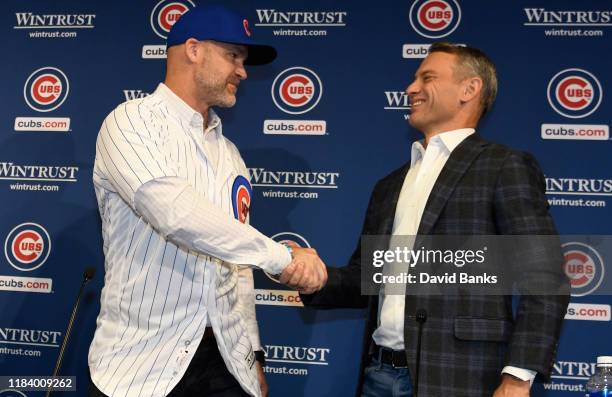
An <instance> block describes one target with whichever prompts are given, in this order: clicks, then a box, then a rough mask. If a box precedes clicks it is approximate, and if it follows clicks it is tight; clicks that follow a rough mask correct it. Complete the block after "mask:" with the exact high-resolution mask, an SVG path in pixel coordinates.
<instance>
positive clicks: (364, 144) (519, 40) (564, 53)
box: [0, 0, 612, 397]
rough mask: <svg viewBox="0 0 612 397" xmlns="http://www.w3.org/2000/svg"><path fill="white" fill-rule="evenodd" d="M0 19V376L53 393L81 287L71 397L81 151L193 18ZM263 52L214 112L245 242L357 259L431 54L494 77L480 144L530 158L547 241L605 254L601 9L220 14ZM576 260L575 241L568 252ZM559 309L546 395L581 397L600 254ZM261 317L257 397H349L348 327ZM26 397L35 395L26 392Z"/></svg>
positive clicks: (58, 9) (609, 31)
mask: <svg viewBox="0 0 612 397" xmlns="http://www.w3.org/2000/svg"><path fill="white" fill-rule="evenodd" d="M193 1H194V2H193V3H192V2H191V1H189V0H162V1H143V0H141V1H122V2H119V1H105V2H94V1H76V0H65V1H61V2H54V1H34V0H27V1H23V0H7V1H3V2H2V4H0V10H1V12H0V26H2V30H3V37H4V41H3V42H4V45H3V47H4V51H3V53H4V54H5V62H3V63H2V64H1V65H0V74H1V75H2V76H3V87H4V91H3V95H2V109H4V110H3V111H2V113H0V125H2V126H3V129H2V131H0V132H1V135H0V142H1V144H0V199H1V200H2V202H3V203H4V205H2V206H1V207H0V214H1V216H0V239H1V240H0V241H3V242H4V257H2V256H1V255H0V313H1V316H0V375H41V374H50V373H51V372H52V370H53V367H54V363H55V360H56V357H57V354H58V351H59V345H61V342H62V340H63V337H64V330H65V327H66V323H67V320H68V317H69V315H70V311H71V306H72V304H73V302H74V299H75V297H76V293H77V290H78V287H79V283H80V281H81V279H82V274H83V270H84V269H85V268H86V267H87V266H90V265H93V266H95V267H96V268H97V269H98V274H97V275H96V277H95V279H94V280H93V281H92V282H91V283H90V284H89V285H88V286H87V289H86V293H85V297H84V300H83V302H82V306H81V309H80V313H79V317H78V323H77V326H76V328H75V332H74V334H73V336H72V340H71V343H70V345H69V348H68V350H67V353H66V356H65V360H64V365H63V370H62V374H64V375H75V376H77V384H78V392H77V394H76V395H79V396H84V395H86V388H87V384H88V375H87V369H86V367H87V351H88V348H89V343H90V341H91V338H92V335H93V331H94V329H95V318H96V316H97V313H98V310H99V296H100V290H101V286H102V281H103V255H102V242H101V236H100V220H99V217H98V213H97V207H96V201H95V196H94V192H93V186H92V182H91V177H92V165H93V159H94V153H95V139H96V135H97V132H98V129H99V126H100V124H101V122H102V120H103V118H104V117H105V116H106V114H108V112H109V111H111V110H112V109H113V108H114V107H115V106H116V105H117V104H119V103H121V102H123V101H125V100H127V99H133V98H136V97H140V96H144V95H147V94H148V93H151V92H153V90H154V89H155V87H156V85H157V84H158V82H160V81H162V80H163V76H164V71H165V62H164V58H163V57H164V55H163V54H164V45H163V44H164V36H165V35H166V33H167V31H168V28H169V27H170V26H171V25H172V23H174V21H175V20H176V18H177V17H178V16H180V14H181V13H182V12H183V11H184V10H186V9H188V8H190V7H192V6H193V5H194V3H195V4H197V3H204V2H203V1H196V0H193ZM225 4H227V5H229V6H233V7H234V8H238V9H240V10H242V12H243V13H244V14H245V15H246V16H247V18H248V19H249V23H250V28H251V29H252V30H253V32H254V36H255V38H257V39H260V40H262V41H268V42H271V43H272V44H273V45H274V46H276V47H277V49H278V51H279V57H278V59H277V60H276V61H275V62H274V63H273V64H271V65H267V66H262V67H253V68H251V69H248V70H247V71H248V73H249V78H248V80H247V81H246V82H245V83H244V84H242V85H241V87H240V92H239V93H238V102H237V105H236V106H235V107H234V108H232V109H221V110H220V111H219V113H220V115H221V116H222V120H223V123H224V133H225V135H226V136H228V137H229V138H230V139H231V140H232V141H233V142H234V143H236V145H237V146H238V147H239V148H240V149H241V152H242V154H243V157H244V159H245V161H246V163H247V166H248V167H250V171H251V183H252V184H253V186H254V197H253V202H252V212H251V214H252V215H251V222H252V224H254V225H255V226H256V227H257V228H259V229H260V230H261V231H263V232H264V233H266V234H268V235H270V236H275V237H274V238H276V239H277V240H287V239H289V240H293V241H296V242H298V243H299V244H300V245H310V246H313V247H316V249H317V250H318V251H319V253H320V255H321V256H322V257H323V258H324V260H325V261H326V262H327V263H328V264H329V265H334V266H341V265H343V264H345V263H346V261H347V260H348V258H349V256H350V254H351V253H352V250H353V249H354V247H355V245H356V243H357V239H358V238H359V232H360V228H361V223H362V221H363V216H364V211H365V207H366V204H367V200H368V197H369V194H370V192H371V189H372V187H373V186H374V183H375V182H376V181H377V180H378V179H379V178H381V177H382V176H384V175H386V174H387V173H388V172H390V171H391V170H393V169H395V168H397V167H398V166H400V165H401V164H403V163H405V162H406V161H408V160H409V153H410V144H411V142H412V141H413V140H414V139H417V138H419V134H418V132H416V131H414V130H413V129H411V128H410V127H409V126H408V124H407V122H406V118H407V116H406V108H405V107H406V106H405V105H406V98H405V95H404V94H403V91H404V90H405V88H406V86H407V85H408V84H409V83H410V82H411V79H412V76H413V74H414V72H415V70H416V68H417V67H418V65H419V63H420V60H421V58H423V57H424V56H425V54H426V52H427V46H428V45H429V44H431V43H432V42H435V41H451V42H456V43H464V44H469V45H471V46H475V47H478V48H481V49H483V50H484V51H485V52H486V53H488V54H489V55H490V56H491V58H492V59H493V60H494V61H495V63H496V64H497V67H498V74H499V95H498V99H497V102H496V104H495V107H494V109H493V111H492V112H491V113H490V114H489V115H488V116H487V117H486V118H485V120H484V121H483V123H482V124H481V125H480V127H479V132H480V133H481V134H482V135H483V136H484V137H485V138H486V139H490V140H493V141H497V142H501V143H505V144H508V145H510V146H513V147H515V148H520V149H523V150H527V151H529V152H531V153H533V154H534V155H535V156H536V157H537V158H538V160H539V162H540V163H541V165H542V168H543V169H544V172H545V174H546V177H547V190H548V191H547V194H548V198H549V200H550V204H551V211H552V213H553V216H554V218H555V221H556V223H557V226H558V228H559V231H560V232H561V233H563V234H595V235H598V234H599V235H603V234H612V224H611V222H610V220H611V216H610V215H611V209H610V207H609V205H612V203H611V202H610V196H611V195H612V176H611V175H610V169H611V166H612V160H611V158H610V156H609V153H610V141H609V123H610V117H611V114H612V112H611V110H610V101H609V99H608V97H607V96H606V95H604V92H605V91H606V90H607V89H609V87H611V85H612V77H611V75H610V73H609V71H610V70H612V55H611V51H610V50H611V46H610V42H611V41H610V37H611V35H612V18H611V15H612V11H611V10H612V8H611V7H609V5H610V4H604V3H603V2H600V1H587V0H583V1H581V2H579V3H578V2H575V1H570V0H564V1H555V2H550V1H548V2H547V1H543V0H529V1H524V0H520V1H511V2H490V1H484V0H478V1H477V0H472V1H458V0H417V1H412V0H405V1H391V0H382V1H379V2H376V3H375V4H373V3H371V2H361V1H330V0H327V1H314V0H309V1H306V0H296V1H292V2H285V1H280V0H265V1H264V0H261V1H237V0H235V1H226V2H225ZM567 241H568V243H572V239H571V238H570V239H569V240H567ZM565 249H566V257H567V264H566V271H567V272H568V274H569V275H570V276H571V277H572V279H573V295H574V296H573V297H572V304H571V307H570V310H569V311H568V318H567V320H566V321H565V324H564V329H563V335H562V339H561V345H560V347H559V353H558V356H557V362H556V364H555V367H554V374H553V380H552V382H551V383H547V384H542V383H537V384H536V385H535V386H534V393H533V394H534V395H535V396H555V397H563V396H579V395H584V392H581V387H582V385H583V384H584V383H585V382H586V379H587V377H588V376H590V374H591V373H592V371H593V363H594V362H595V359H596V356H597V355H598V354H606V353H607V354H611V352H612V338H610V335H611V326H610V324H611V323H610V301H611V299H610V297H609V296H603V295H601V294H598V293H597V289H598V288H602V287H601V286H602V285H605V284H608V285H609V283H610V282H612V281H611V279H612V277H611V276H610V271H609V272H608V273H607V274H606V273H604V269H605V267H606V264H607V263H608V262H609V261H611V260H612V258H611V257H606V256H605V255H604V254H606V252H602V251H604V250H601V249H599V248H598V247H597V246H596V244H589V243H587V244H575V243H574V244H568V245H566V246H565ZM256 288H257V303H258V308H257V315H258V318H259V322H260V327H261V337H262V343H263V344H264V345H265V349H266V352H267V356H268V367H267V368H266V371H267V372H268V382H269V384H270V388H271V395H272V396H285V395H288V394H289V393H291V395H295V396H302V395H303V396H349V395H352V393H353V390H354V387H355V384H356V376H357V369H358V360H359V354H360V351H359V348H358V347H359V346H360V343H361V337H362V336H361V335H362V330H363V314H364V313H363V312H362V311H358V310H339V311H331V312H315V311H311V310H308V309H304V308H303V307H301V305H300V303H299V298H298V297H297V295H296V294H295V293H293V292H290V291H288V290H286V289H285V288H283V287H282V286H279V285H277V284H274V283H273V282H272V281H270V280H268V279H267V278H266V277H265V276H263V275H262V274H260V273H259V272H257V274H256ZM24 394H25V395H28V396H35V395H38V394H42V393H35V392H28V393H24ZM14 395H20V394H17V393H15V392H10V391H0V396H14Z"/></svg>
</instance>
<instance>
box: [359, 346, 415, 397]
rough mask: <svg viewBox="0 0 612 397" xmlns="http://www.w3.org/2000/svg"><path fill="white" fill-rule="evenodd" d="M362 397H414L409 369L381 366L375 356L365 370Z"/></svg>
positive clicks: (387, 365)
mask: <svg viewBox="0 0 612 397" xmlns="http://www.w3.org/2000/svg"><path fill="white" fill-rule="evenodd" d="M361 397H412V381H411V380H410V374H409V372H408V368H393V367H392V366H391V365H389V364H381V363H380V360H379V359H378V357H376V356H373V357H372V361H370V365H368V366H367V367H366V369H365V373H364V379H363V388H362V392H361Z"/></svg>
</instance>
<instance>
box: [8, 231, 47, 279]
mask: <svg viewBox="0 0 612 397" xmlns="http://www.w3.org/2000/svg"><path fill="white" fill-rule="evenodd" d="M50 252H51V238H50V237H49V233H47V230H45V228H44V227H42V226H41V225H39V224H36V223H22V224H21V225H18V226H15V227H14V228H13V230H11V231H10V232H9V234H8V235H7V236H6V240H5V241H4V255H5V256H6V259H7V260H8V262H9V263H10V264H11V266H13V267H14V268H15V269H17V270H21V271H23V272H29V271H32V270H34V269H38V268H39V267H41V266H42V265H43V264H44V263H45V261H46V260H47V258H48V257H49V253H50Z"/></svg>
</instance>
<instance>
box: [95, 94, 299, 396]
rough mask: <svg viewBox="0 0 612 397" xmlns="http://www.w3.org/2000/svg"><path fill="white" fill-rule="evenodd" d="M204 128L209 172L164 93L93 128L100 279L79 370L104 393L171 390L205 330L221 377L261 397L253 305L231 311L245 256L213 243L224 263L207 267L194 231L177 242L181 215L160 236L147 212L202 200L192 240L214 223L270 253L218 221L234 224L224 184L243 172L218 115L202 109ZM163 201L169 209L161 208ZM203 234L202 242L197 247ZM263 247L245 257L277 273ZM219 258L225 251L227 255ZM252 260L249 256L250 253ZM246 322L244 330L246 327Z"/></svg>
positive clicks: (196, 125) (198, 129) (175, 104)
mask: <svg viewBox="0 0 612 397" xmlns="http://www.w3.org/2000/svg"><path fill="white" fill-rule="evenodd" d="M209 119H210V120H209V128H210V127H213V128H214V130H215V131H216V134H217V136H218V139H217V142H218V145H219V146H218V155H219V159H220V160H219V167H218V169H217V170H214V168H213V167H211V164H209V162H208V160H207V156H206V150H205V147H204V144H203V139H202V122H203V119H202V117H201V115H199V114H198V113H196V112H195V111H193V110H191V109H190V108H188V107H187V105H186V104H184V103H183V102H182V101H180V100H178V98H177V97H174V96H173V95H172V94H171V93H170V91H169V89H168V88H167V87H165V86H164V85H161V84H160V87H158V89H157V90H156V91H155V93H153V94H152V95H150V96H149V97H147V98H143V99H137V100H134V101H129V102H126V103H123V104H121V105H119V106H118V107H117V108H116V109H115V110H114V111H113V112H111V113H110V114H109V116H108V117H107V118H106V119H105V120H104V122H103V124H102V127H101V129H100V134H99V136H98V141H97V145H96V161H95V166H94V177H93V179H94V185H95V189H96V196H97V199H98V206H99V211H100V216H101V219H102V236H103V240H104V254H105V279H104V288H103V290H102V294H101V309H100V314H99V316H98V320H97V329H96V333H95V335H94V339H93V342H92V344H91V347H90V351H89V367H90V372H91V376H92V380H93V382H94V383H95V384H96V386H97V387H98V388H99V389H100V390H101V391H102V392H103V393H105V394H106V395H109V396H152V397H158V396H159V397H161V396H165V395H167V394H168V393H170V391H171V390H172V388H173V387H174V386H175V385H176V384H177V383H178V382H179V380H180V379H181V377H182V376H183V374H184V372H185V370H186V369H187V366H188V365H189V362H190V360H191V358H192V357H193V355H194V353H195V350H196V348H197V346H198V345H199V343H200V340H201V338H202V336H203V334H204V330H205V328H206V326H207V324H210V325H212V327H213V330H214V333H215V337H216V339H217V343H218V345H219V350H220V352H221V355H222V356H223V358H224V361H225V363H226V366H227V367H228V370H229V371H230V372H231V373H232V374H233V375H234V376H235V377H236V379H237V380H238V381H239V382H240V384H241V385H242V387H243V388H244V389H245V390H246V391H248V392H249V393H250V394H252V395H255V396H258V395H259V393H260V392H259V385H258V383H257V377H256V372H255V367H254V366H253V365H252V361H251V358H252V355H253V345H254V344H257V345H258V344H259V341H258V335H253V334H254V333H255V334H256V332H257V331H252V328H253V324H252V323H254V321H255V319H254V313H253V314H252V316H251V317H252V318H251V317H249V315H247V314H246V312H245V311H246V310H252V311H254V307H252V308H251V309H244V307H248V306H249V305H248V304H247V305H242V306H241V305H240V302H239V301H240V296H241V295H242V294H243V293H242V292H241V293H240V294H239V293H238V292H239V291H238V285H239V280H241V278H242V277H245V276H244V275H245V274H248V275H247V276H246V277H249V275H250V269H246V272H245V271H244V269H243V270H240V269H241V268H239V267H238V266H237V265H234V264H232V263H231V262H228V261H227V260H228V259H242V257H246V256H248V255H249V252H248V250H247V252H241V251H240V250H238V249H236V250H235V251H237V252H238V253H232V252H230V251H232V249H231V248H226V247H224V244H223V241H218V246H219V247H218V249H219V250H220V252H215V256H216V257H218V258H224V260H223V261H222V260H221V259H217V258H215V257H213V256H211V255H209V254H206V252H203V250H202V249H200V248H199V246H196V244H195V243H193V245H191V246H187V245H188V244H186V243H184V241H187V240H190V239H192V237H193V234H189V233H185V236H182V237H181V235H180V232H176V231H175V229H176V227H175V226H174V224H175V223H181V222H186V221H185V220H184V219H183V218H184V217H183V218H181V217H178V218H177V219H172V218H169V220H166V222H169V223H170V225H168V227H167V229H168V232H167V233H166V229H165V225H157V224H156V222H157V218H156V216H155V215H152V213H154V212H155V211H154V210H153V211H151V209H156V208H158V209H159V212H163V213H164V214H165V213H166V212H171V210H168V208H171V206H172V204H175V205H177V206H179V207H184V206H185V205H186V204H185V203H187V204H190V203H192V202H194V200H196V199H194V197H195V198H197V197H202V196H203V197H206V199H207V200H208V201H209V202H210V203H212V204H213V205H214V207H212V206H210V205H209V206H208V207H206V208H205V209H204V210H202V211H200V210H199V209H200V207H197V206H196V207H194V208H195V209H196V210H198V212H200V213H201V212H205V213H206V214H207V215H208V216H205V217H204V218H206V219H204V220H205V221H206V224H205V225H202V222H203V221H202V220H200V219H199V218H198V217H197V216H194V217H193V218H194V219H195V220H194V221H193V222H200V223H196V224H194V225H191V226H190V227H191V229H193V230H195V231H196V232H198V233H203V231H202V232H201V231H200V230H203V229H205V228H206V229H207V230H214V229H215V227H212V228H211V224H210V223H211V222H212V223H213V224H215V222H217V220H220V221H219V222H220V223H219V224H218V229H219V230H220V232H219V233H221V232H225V231H228V233H229V232H232V233H233V232H234V230H235V228H237V227H242V228H244V233H245V234H246V235H247V238H248V237H249V236H251V235H252V236H255V238H258V239H260V240H261V241H263V242H264V243H263V245H264V246H266V247H267V245H266V244H268V245H270V244H276V243H273V242H271V240H270V242H268V241H265V240H263V239H264V238H265V237H264V236H259V235H258V234H256V233H258V232H256V231H254V229H252V228H250V227H249V226H246V225H241V224H240V226H237V225H235V224H234V223H238V222H236V221H233V220H227V219H228V217H231V218H232V219H233V208H232V201H231V187H232V183H233V180H234V179H235V178H236V177H237V176H238V175H242V176H244V177H246V178H248V173H247V170H246V167H245V165H244V162H243V161H242V158H241V157H240V154H239V153H238V151H237V150H236V148H235V147H234V146H233V144H231V142H229V141H228V140H227V139H225V138H224V137H223V135H222V133H221V124H220V120H219V118H218V117H217V116H216V115H215V114H214V112H212V111H211V113H210V117H209ZM210 133H215V132H214V131H211V132H210ZM215 171H216V172H215ZM184 186H189V187H190V189H192V193H191V195H190V196H184V195H182V194H181V189H184ZM177 189H178V190H179V191H178V193H177V192H176V190H177ZM173 194H176V195H174V196H173ZM168 197H175V198H176V200H175V201H170V203H167V202H165V201H164V200H166V201H168V200H171V199H170V198H168ZM185 197H187V198H185ZM179 200H183V201H179ZM196 201H197V200H196ZM200 201H201V200H200ZM177 203H183V205H179V204H177ZM163 205H166V206H169V205H170V207H168V208H166V207H163ZM164 208H165V209H164ZM211 208H212V209H211ZM211 211H212V212H211ZM177 213H179V214H180V212H177ZM164 216H165V215H164ZM164 219H165V218H164ZM221 221H223V222H221ZM233 222H234V223H233ZM173 228H174V229H173ZM191 229H190V230H191ZM236 230H240V231H242V230H243V229H236ZM249 233H251V235H249ZM241 234H242V233H241ZM205 237H206V236H204V237H203V238H202V240H203V241H204V242H207V241H208V240H206V238H205ZM230 237H231V236H230ZM175 238H176V239H178V240H175ZM226 245H227V244H226ZM235 245H236V244H234V246H235ZM203 246H205V247H206V246H208V245H204V244H203ZM261 246H262V243H261V242H260V243H259V245H256V244H254V245H253V247H249V249H253V250H256V251H264V254H260V256H262V258H263V255H267V256H269V257H273V258H265V259H266V260H267V262H266V261H264V260H263V259H262V260H260V261H261V262H262V263H270V264H271V265H272V264H274V265H276V266H278V265H277V264H276V263H274V261H275V260H276V261H280V262H281V263H282V261H285V260H286V259H285V257H283V258H282V259H281V258H277V257H274V254H275V253H274V252H270V251H272V250H265V249H263V250H262V249H260V247H261ZM270 246H271V247H273V248H275V247H274V246H272V245H270ZM222 250H225V251H228V252H227V254H226V255H225V257H224V256H223V255H221V251H222ZM283 250H284V248H283ZM284 251H286V250H284ZM238 254H240V255H242V256H238ZM231 255H234V256H231ZM252 256H253V257H256V258H257V255H256V254H255V253H253V255H252ZM287 262H288V261H287ZM237 263H246V262H237ZM262 263H260V264H259V265H261V266H263V265H262ZM254 265H258V263H254ZM250 277H251V279H252V275H251V276H250ZM251 283H252V281H251ZM240 285H241V286H242V285H243V284H240ZM246 285H248V283H247V284H246ZM250 288H251V290H252V285H251V286H250ZM246 292H248V291H246ZM246 295H248V294H246ZM251 306H252V305H251ZM245 318H248V321H251V322H252V323H249V324H247V323H246V322H245ZM255 327H256V326H255Z"/></svg>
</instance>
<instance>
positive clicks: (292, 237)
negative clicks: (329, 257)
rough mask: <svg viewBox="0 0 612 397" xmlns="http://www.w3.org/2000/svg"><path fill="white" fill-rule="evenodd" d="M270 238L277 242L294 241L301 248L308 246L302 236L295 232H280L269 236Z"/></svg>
mask: <svg viewBox="0 0 612 397" xmlns="http://www.w3.org/2000/svg"><path fill="white" fill-rule="evenodd" d="M270 238H271V239H272V240H274V241H276V242H277V243H281V244H286V243H295V244H297V245H298V246H300V247H302V248H310V243H309V242H308V241H307V240H306V239H305V238H304V237H302V236H300V235H299V234H297V233H292V232H281V233H277V234H275V235H274V236H272V237H270Z"/></svg>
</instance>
